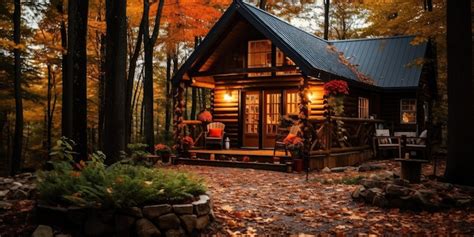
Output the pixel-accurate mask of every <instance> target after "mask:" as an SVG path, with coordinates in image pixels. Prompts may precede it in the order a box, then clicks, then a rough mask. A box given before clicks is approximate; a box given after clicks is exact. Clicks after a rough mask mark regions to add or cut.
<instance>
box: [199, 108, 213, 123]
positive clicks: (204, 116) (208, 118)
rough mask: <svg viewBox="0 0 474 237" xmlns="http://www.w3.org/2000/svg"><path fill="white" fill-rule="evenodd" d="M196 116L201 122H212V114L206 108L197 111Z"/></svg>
mask: <svg viewBox="0 0 474 237" xmlns="http://www.w3.org/2000/svg"><path fill="white" fill-rule="evenodd" d="M197 118H198V120H199V121H201V122H203V123H210V122H212V114H211V112H209V111H207V110H203V111H202V112H201V113H199V114H198V116H197Z"/></svg>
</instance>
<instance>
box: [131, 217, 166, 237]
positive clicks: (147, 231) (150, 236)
mask: <svg viewBox="0 0 474 237" xmlns="http://www.w3.org/2000/svg"><path fill="white" fill-rule="evenodd" d="M135 229H136V232H137V236H138V237H159V236H161V232H160V230H159V229H158V228H156V226H155V225H154V224H153V223H151V222H150V221H149V220H148V219H146V218H141V219H139V220H138V221H137V222H136V224H135Z"/></svg>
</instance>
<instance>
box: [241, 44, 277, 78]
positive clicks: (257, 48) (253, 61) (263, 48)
mask: <svg viewBox="0 0 474 237" xmlns="http://www.w3.org/2000/svg"><path fill="white" fill-rule="evenodd" d="M248 44H249V46H248V65H247V66H248V68H265V67H271V65H272V43H271V42H270V41H269V40H258V41H249V43H248ZM270 75H271V73H269V72H258V73H249V76H270Z"/></svg>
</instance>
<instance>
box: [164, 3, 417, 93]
mask: <svg viewBox="0 0 474 237" xmlns="http://www.w3.org/2000/svg"><path fill="white" fill-rule="evenodd" d="M236 14H240V15H241V16H243V18H244V19H246V20H247V21H248V22H249V23H250V24H251V25H252V26H253V27H255V28H256V29H257V30H259V31H260V32H261V33H262V34H263V35H264V36H265V37H267V38H268V39H270V40H271V41H272V42H273V43H274V44H275V45H276V46H277V47H278V48H279V49H280V50H282V51H283V52H284V53H285V54H286V55H288V56H289V57H290V58H291V59H292V60H293V61H294V62H295V63H296V64H297V65H298V66H299V67H300V69H301V70H302V72H303V73H304V74H306V75H308V76H315V77H319V75H320V73H321V72H322V73H329V74H331V75H335V76H336V77H342V78H345V79H349V80H352V81H356V82H359V83H363V82H362V81H361V80H360V79H359V78H358V77H357V75H356V74H355V73H354V72H353V69H351V68H349V66H347V65H345V64H344V63H342V62H341V60H340V59H339V56H340V55H339V54H338V52H340V53H342V54H343V56H344V57H346V59H348V60H349V62H350V63H351V64H353V65H356V66H357V70H358V71H359V72H360V73H362V74H364V75H366V76H368V77H369V78H371V79H372V80H373V81H374V85H375V86H378V87H383V88H403V87H416V86H418V82H419V78H420V75H421V67H420V66H412V67H409V66H408V65H409V64H410V63H413V61H414V60H415V59H417V58H422V57H423V56H424V55H425V51H426V43H424V44H420V45H416V46H413V45H411V44H410V42H411V40H412V39H413V36H402V37H390V38H372V39H359V40H340V41H326V40H324V39H321V38H319V37H316V36H315V35H313V34H310V33H308V32H306V31H303V30H301V29H299V28H297V27H295V26H292V25H290V24H289V23H287V22H285V21H283V20H281V19H280V18H278V17H276V16H274V15H272V14H270V13H268V12H266V11H263V10H261V9H259V8H256V7H254V6H252V5H250V4H247V3H243V2H242V1H239V0H234V1H233V3H232V4H231V5H230V7H229V8H228V9H227V10H226V12H225V13H224V15H223V16H222V17H221V18H220V19H219V21H218V22H217V23H216V24H215V25H214V27H213V28H212V29H211V30H210V31H209V33H208V35H207V36H206V38H205V39H204V40H203V42H202V43H201V44H200V45H199V46H198V47H197V48H196V50H194V52H193V53H192V54H191V56H190V57H189V58H188V60H186V62H185V63H184V64H183V66H181V67H180V69H179V70H178V72H177V73H176V75H175V77H174V79H173V81H174V82H176V80H178V79H179V78H181V77H182V76H183V75H184V74H185V73H186V71H187V70H189V69H190V68H191V67H192V65H193V64H194V63H195V62H196V60H197V59H198V58H199V57H200V56H201V55H203V53H204V52H205V51H206V50H210V49H211V45H213V44H214V43H216V42H217V40H218V39H219V38H221V35H222V34H224V32H225V31H224V29H225V28H227V27H228V25H229V24H230V22H231V19H232V18H233V17H234V16H235V15H236ZM331 46H334V47H335V48H336V50H337V51H338V52H335V51H334V50H331V49H330V47H331Z"/></svg>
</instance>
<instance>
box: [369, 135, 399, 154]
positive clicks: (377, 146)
mask: <svg viewBox="0 0 474 237" xmlns="http://www.w3.org/2000/svg"><path fill="white" fill-rule="evenodd" d="M382 150H396V151H398V158H400V157H401V155H402V145H401V140H400V137H397V136H390V130H388V129H376V130H375V137H374V154H375V156H376V157H377V155H378V153H379V152H380V151H382Z"/></svg>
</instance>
